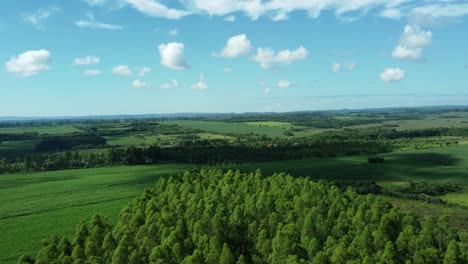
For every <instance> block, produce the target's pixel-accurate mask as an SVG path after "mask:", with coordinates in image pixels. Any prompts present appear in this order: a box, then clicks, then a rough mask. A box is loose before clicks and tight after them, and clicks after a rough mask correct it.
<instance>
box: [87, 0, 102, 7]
mask: <svg viewBox="0 0 468 264" xmlns="http://www.w3.org/2000/svg"><path fill="white" fill-rule="evenodd" d="M84 1H85V2H86V3H87V4H88V5H90V6H102V5H104V3H105V2H106V0H84Z"/></svg>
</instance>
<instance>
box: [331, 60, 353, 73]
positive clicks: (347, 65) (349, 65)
mask: <svg viewBox="0 0 468 264" xmlns="http://www.w3.org/2000/svg"><path fill="white" fill-rule="evenodd" d="M356 66H357V64H356V63H354V62H334V63H332V65H331V68H332V71H333V72H335V73H338V72H342V71H350V72H351V71H354V69H356Z"/></svg>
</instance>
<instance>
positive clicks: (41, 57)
mask: <svg viewBox="0 0 468 264" xmlns="http://www.w3.org/2000/svg"><path fill="white" fill-rule="evenodd" d="M51 61H52V55H51V54H50V52H49V51H47V50H44V49H42V50H30V51H26V52H24V53H21V54H19V55H18V56H16V57H12V58H11V59H10V60H9V61H7V62H6V63H5V68H6V71H7V72H10V73H15V74H17V75H19V76H23V77H27V76H33V75H36V74H38V73H39V72H41V71H47V70H49V68H50V65H51Z"/></svg>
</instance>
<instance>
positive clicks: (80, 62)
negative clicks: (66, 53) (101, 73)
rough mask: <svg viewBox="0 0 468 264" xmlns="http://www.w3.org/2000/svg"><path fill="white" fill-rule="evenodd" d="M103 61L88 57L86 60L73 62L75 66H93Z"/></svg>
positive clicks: (80, 59)
mask: <svg viewBox="0 0 468 264" xmlns="http://www.w3.org/2000/svg"><path fill="white" fill-rule="evenodd" d="M100 61H101V59H100V58H99V57H96V56H87V57H84V58H75V59H74V60H73V64H74V65H92V64H98V63H99V62H100Z"/></svg>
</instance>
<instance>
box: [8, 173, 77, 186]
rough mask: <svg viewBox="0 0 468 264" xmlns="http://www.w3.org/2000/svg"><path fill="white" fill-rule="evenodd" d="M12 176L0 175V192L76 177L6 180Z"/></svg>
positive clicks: (74, 177)
mask: <svg viewBox="0 0 468 264" xmlns="http://www.w3.org/2000/svg"><path fill="white" fill-rule="evenodd" d="M10 175H13V176H14V174H6V175H3V176H2V175H0V190H3V189H9V188H22V187H26V186H28V185H33V184H42V183H46V182H59V181H68V180H74V179H77V178H78V177H76V176H67V177H31V178H24V179H17V178H14V179H8V176H10Z"/></svg>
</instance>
